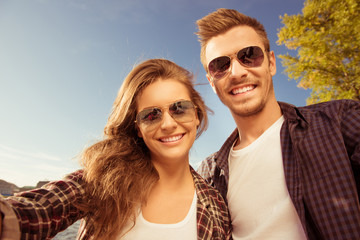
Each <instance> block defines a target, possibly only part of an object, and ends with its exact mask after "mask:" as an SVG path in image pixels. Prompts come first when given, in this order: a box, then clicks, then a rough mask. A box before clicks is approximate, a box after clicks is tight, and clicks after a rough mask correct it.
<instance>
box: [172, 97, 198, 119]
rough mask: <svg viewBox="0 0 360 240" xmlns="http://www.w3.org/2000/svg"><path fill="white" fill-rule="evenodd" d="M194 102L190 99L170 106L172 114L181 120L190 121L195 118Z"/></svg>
mask: <svg viewBox="0 0 360 240" xmlns="http://www.w3.org/2000/svg"><path fill="white" fill-rule="evenodd" d="M193 109H194V104H193V103H192V102H190V101H179V102H176V103H173V104H172V105H170V107H169V112H170V115H171V116H172V117H173V118H174V119H175V120H177V121H179V122H189V121H191V120H192V119H193V118H194V111H193Z"/></svg>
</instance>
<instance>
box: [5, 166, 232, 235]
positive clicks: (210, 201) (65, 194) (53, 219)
mask: <svg viewBox="0 0 360 240" xmlns="http://www.w3.org/2000/svg"><path fill="white" fill-rule="evenodd" d="M191 173H192V176H193V179H194V183H195V189H196V193H197V196H198V200H197V231H198V239H219V240H223V239H231V233H230V220H229V215H228V209H227V206H226V204H225V202H224V200H223V198H222V197H221V195H220V194H219V192H217V191H216V190H215V189H213V188H212V187H210V186H209V185H208V184H207V183H206V182H205V181H204V179H202V178H201V177H200V175H198V174H197V173H196V172H195V171H194V170H193V169H192V168H191ZM82 177H83V171H82V170H79V171H77V172H74V173H72V174H69V175H68V176H66V177H65V178H64V179H63V180H61V181H55V182H51V183H49V184H47V185H45V186H44V187H43V188H41V189H36V190H31V191H27V192H22V193H19V194H17V195H16V196H14V197H8V198H5V199H4V198H0V210H1V213H2V214H3V215H4V219H3V233H2V235H1V238H0V239H1V240H10V239H11V240H13V239H26V240H30V239H51V238H52V237H54V236H55V235H56V234H57V233H58V232H60V231H62V230H64V229H66V228H67V227H69V226H70V225H71V224H73V223H74V222H76V221H77V220H79V219H81V218H83V217H86V215H85V214H84V213H82V212H80V211H79V210H78V209H77V208H76V207H75V206H74V203H76V202H77V201H79V200H81V198H82V196H83V194H84V181H83V178H82ZM82 226H84V224H82ZM90 228H91V227H90ZM91 232H92V231H91V230H89V229H84V228H80V229H79V234H78V237H77V239H93V237H92V235H91Z"/></svg>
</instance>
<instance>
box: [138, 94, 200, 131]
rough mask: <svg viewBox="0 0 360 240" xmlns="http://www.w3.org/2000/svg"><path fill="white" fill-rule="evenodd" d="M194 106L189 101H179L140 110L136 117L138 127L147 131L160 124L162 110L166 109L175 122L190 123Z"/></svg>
mask: <svg viewBox="0 0 360 240" xmlns="http://www.w3.org/2000/svg"><path fill="white" fill-rule="evenodd" d="M195 108H196V107H195V105H194V104H193V103H192V102H191V101H189V100H180V101H176V102H174V103H171V104H170V105H168V106H166V107H150V108H145V109H144V110H141V111H140V112H139V113H138V114H137V116H136V121H135V122H136V123H137V124H138V126H139V127H140V126H141V127H143V128H145V129H147V130H149V129H153V128H155V127H157V126H158V124H160V122H161V120H162V118H163V115H164V110H165V109H168V112H169V114H170V116H171V117H172V118H173V119H174V120H175V121H177V122H181V123H185V122H191V121H192V120H193V119H194V117H195V111H194V109H195Z"/></svg>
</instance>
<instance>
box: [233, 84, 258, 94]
mask: <svg viewBox="0 0 360 240" xmlns="http://www.w3.org/2000/svg"><path fill="white" fill-rule="evenodd" d="M254 88H255V86H253V85H251V86H246V87H243V88H236V89H234V90H232V93H233V94H239V93H244V92H247V91H250V90H253V89H254Z"/></svg>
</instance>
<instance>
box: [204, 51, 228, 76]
mask: <svg viewBox="0 0 360 240" xmlns="http://www.w3.org/2000/svg"><path fill="white" fill-rule="evenodd" d="M230 63H231V59H230V57H227V56H223V57H218V58H215V59H214V60H212V61H211V62H210V63H209V73H210V75H211V76H212V77H213V78H214V79H220V78H222V77H223V76H224V75H225V74H226V71H227V70H228V69H229V67H230Z"/></svg>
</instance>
